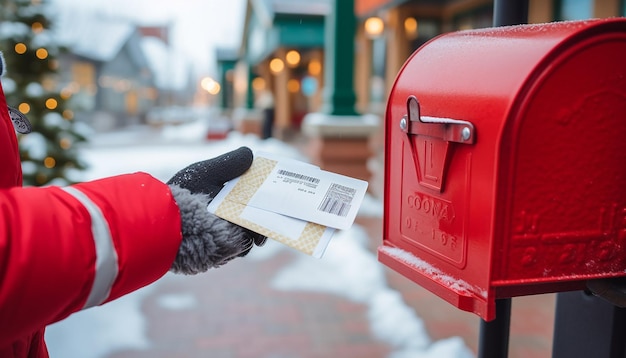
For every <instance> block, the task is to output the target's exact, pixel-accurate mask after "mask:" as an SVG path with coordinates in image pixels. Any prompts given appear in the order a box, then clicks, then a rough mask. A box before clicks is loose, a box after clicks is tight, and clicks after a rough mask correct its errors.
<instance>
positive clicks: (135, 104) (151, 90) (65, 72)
mask: <svg viewBox="0 0 626 358" xmlns="http://www.w3.org/2000/svg"><path fill="white" fill-rule="evenodd" d="M59 16H60V18H59V19H58V22H57V24H58V28H57V29H56V33H57V34H58V36H59V41H60V43H61V44H63V45H64V46H65V47H67V49H68V51H66V52H65V53H64V54H62V55H61V56H60V58H59V64H60V68H59V80H60V86H61V87H62V88H63V90H64V91H65V92H66V93H69V94H71V104H72V107H73V108H74V110H75V113H76V118H77V120H80V121H83V122H85V123H88V124H90V125H91V126H93V127H94V128H95V129H96V130H110V129H114V128H119V127H124V126H128V125H133V124H139V123H146V121H147V118H148V117H150V116H149V114H150V115H151V116H152V117H156V116H155V114H154V113H155V112H158V111H160V110H161V108H165V107H170V106H174V105H188V104H190V102H191V99H192V98H193V92H194V90H195V89H194V88H192V82H191V81H190V68H189V65H188V64H186V63H184V62H181V61H180V60H179V59H177V58H175V57H174V56H173V54H172V51H170V49H169V47H168V31H169V30H168V26H167V25H164V26H145V27H143V26H140V25H138V24H136V23H134V22H132V21H130V20H128V19H123V18H115V17H110V16H101V15H98V14H90V13H80V14H75V13H72V12H67V13H64V12H63V13H61V14H59Z"/></svg>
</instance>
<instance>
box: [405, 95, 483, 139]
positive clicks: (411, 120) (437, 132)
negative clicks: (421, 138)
mask: <svg viewBox="0 0 626 358" xmlns="http://www.w3.org/2000/svg"><path fill="white" fill-rule="evenodd" d="M400 129H402V131H403V132H405V133H407V134H416V135H425V136H429V137H435V138H440V139H443V140H445V141H449V142H456V143H467V144H474V141H475V137H476V130H475V128H474V125H473V124H472V123H471V122H468V121H463V120H460V119H452V118H442V117H428V116H422V115H421V114H420V104H419V102H418V101H417V98H416V97H415V96H413V95H411V96H409V98H408V99H407V115H405V116H404V117H402V119H401V120H400Z"/></svg>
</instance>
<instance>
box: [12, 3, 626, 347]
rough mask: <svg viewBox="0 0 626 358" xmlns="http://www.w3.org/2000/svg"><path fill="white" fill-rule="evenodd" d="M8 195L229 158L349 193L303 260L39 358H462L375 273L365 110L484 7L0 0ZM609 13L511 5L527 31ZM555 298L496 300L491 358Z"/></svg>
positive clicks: (263, 260) (276, 249) (413, 287)
mask: <svg viewBox="0 0 626 358" xmlns="http://www.w3.org/2000/svg"><path fill="white" fill-rule="evenodd" d="M1 4H2V5H1V6H0V51H2V52H3V56H4V59H5V62H6V73H5V74H4V76H3V77H2V79H1V81H2V87H3V90H4V93H5V94H6V97H7V103H8V104H9V105H10V106H13V107H16V108H17V109H19V111H21V112H22V113H24V114H25V115H26V116H27V117H28V118H29V120H30V121H31V123H32V125H33V132H32V133H30V134H26V135H19V136H18V140H19V146H20V155H21V158H22V163H23V166H22V168H23V172H24V180H25V185H34V186H42V185H67V184H71V183H74V182H79V181H84V180H91V179H97V178H101V177H105V176H109V175H115V174H121V173H128V172H135V171H146V172H148V173H151V174H152V175H154V176H155V177H157V178H159V179H162V180H167V179H169V178H170V177H171V175H173V174H174V173H175V172H176V171H178V170H179V169H181V168H183V167H184V166H186V165H188V164H190V163H192V162H194V161H197V160H203V159H207V158H210V157H212V156H216V155H219V154H221V153H223V152H225V151H228V150H231V149H234V148H236V147H238V146H240V145H247V146H250V147H251V148H252V149H253V150H263V151H269V152H275V153H279V154H281V155H287V156H291V157H294V158H296V159H299V160H302V161H306V162H310V163H312V164H315V165H318V166H320V167H321V168H322V169H325V170H329V171H333V172H337V173H340V174H344V175H348V176H352V177H355V178H359V179H363V180H367V181H368V182H369V183H370V190H369V193H368V195H367V197H366V201H365V203H364V204H363V206H362V208H361V211H360V213H359V216H358V218H357V220H356V223H355V225H354V227H353V228H351V229H350V230H345V231H342V232H338V233H337V234H336V235H335V237H334V238H333V240H332V242H331V244H330V245H329V247H328V249H327V251H326V254H325V255H324V257H323V258H322V259H319V260H318V259H312V258H310V257H307V256H306V255H303V254H301V253H299V252H296V251H293V250H291V249H289V248H286V247H283V246H281V245H280V244H278V243H276V242H272V241H270V242H269V243H268V245H266V247H263V248H261V249H256V250H253V252H252V253H251V254H250V255H249V256H248V257H245V258H243V259H238V260H237V261H235V262H233V263H231V264H228V265H227V266H225V267H223V268H220V269H218V270H213V271H211V272H209V273H207V274H203V275H198V276H195V277H180V276H174V275H169V274H168V275H166V276H165V277H164V278H163V279H161V280H160V281H158V282H157V283H155V284H153V285H151V286H149V287H146V288H145V289H143V290H140V291H138V292H135V293H133V294H131V295H128V296H127V297H124V298H122V299H120V300H118V301H116V302H113V303H111V304H108V305H106V306H103V307H97V308H93V309H90V310H87V311H85V312H81V313H79V314H76V315H74V316H72V317H70V318H69V319H67V320H66V321H63V322H60V323H57V324H55V325H53V326H52V327H50V329H49V330H48V333H47V339H48V342H49V345H50V351H51V356H52V357H53V358H54V357H63V358H72V357H80V358H85V357H86V358H105V357H107V358H122V357H218V358H221V357H268V358H270V357H271V358H281V357H305V358H306V357H394V358H401V357H412V358H414V357H461V358H462V357H471V356H475V355H476V351H477V345H478V336H479V332H478V329H479V322H480V320H479V318H478V317H477V316H476V315H474V314H471V313H467V312H463V311H460V310H458V309H456V308H455V307H453V306H451V305H449V304H448V303H447V302H445V301H443V300H442V299H440V298H439V297H437V296H435V295H434V294H432V293H430V292H429V291H427V290H425V289H422V288H421V287H419V286H418V285H417V284H415V283H413V282H412V281H410V280H408V279H407V278H405V277H403V276H401V275H399V274H397V273H395V272H394V271H392V270H390V269H388V268H387V267H385V266H384V265H382V264H380V263H379V262H378V261H377V259H376V248H377V247H378V246H379V245H380V244H381V242H382V222H383V212H382V211H383V210H382V202H383V185H384V183H383V178H384V172H383V171H384V163H383V161H384V128H383V125H384V120H385V118H384V111H385V106H386V103H387V93H388V92H389V89H390V88H391V87H392V86H393V83H394V80H395V76H396V74H397V73H398V71H399V70H400V68H401V67H402V65H403V64H404V62H405V61H406V60H407V58H409V56H410V55H411V54H412V53H413V52H414V51H415V50H416V49H418V48H419V47H420V46H421V45H423V44H424V43H426V42H427V41H429V40H431V39H432V38H434V37H436V36H438V35H440V34H443V33H446V32H450V31H459V30H466V29H474V28H484V27H489V26H491V24H492V19H493V1H492V0H491V1H490V0H446V1H444V0H439V1H437V0H403V1H396V0H230V1H220V0H182V1H175V2H174V1H165V0H91V1H81V0H1ZM612 16H626V5H625V4H624V1H623V0H558V1H557V0H554V1H552V0H548V1H545V0H530V1H529V9H528V22H529V23H545V22H551V21H561V20H576V19H586V18H593V17H612ZM554 302H555V296H554V295H552V294H548V295H536V296H528V297H518V298H515V299H514V300H513V311H512V317H511V338H510V357H514V358H515V357H524V358H528V357H531V358H532V357H549V356H550V349H551V342H552V329H553V320H554V304H555V303H554Z"/></svg>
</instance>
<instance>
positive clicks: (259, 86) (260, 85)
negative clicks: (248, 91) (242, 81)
mask: <svg viewBox="0 0 626 358" xmlns="http://www.w3.org/2000/svg"><path fill="white" fill-rule="evenodd" d="M252 88H253V89H254V90H255V91H262V90H264V89H265V80H264V79H263V77H257V78H255V79H253V80H252Z"/></svg>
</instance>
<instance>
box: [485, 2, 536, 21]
mask: <svg viewBox="0 0 626 358" xmlns="http://www.w3.org/2000/svg"><path fill="white" fill-rule="evenodd" d="M526 23H528V0H496V1H494V4H493V26H509V25H520V24H526Z"/></svg>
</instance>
